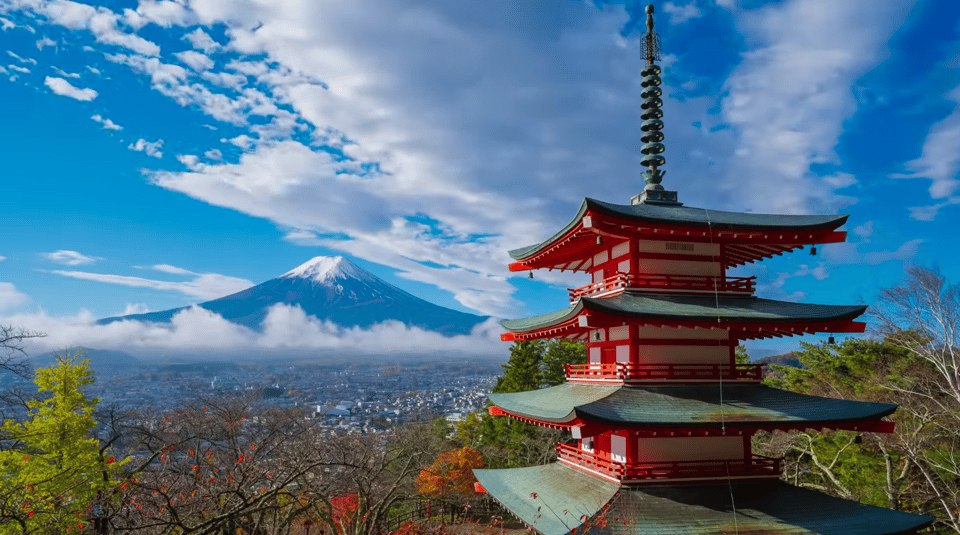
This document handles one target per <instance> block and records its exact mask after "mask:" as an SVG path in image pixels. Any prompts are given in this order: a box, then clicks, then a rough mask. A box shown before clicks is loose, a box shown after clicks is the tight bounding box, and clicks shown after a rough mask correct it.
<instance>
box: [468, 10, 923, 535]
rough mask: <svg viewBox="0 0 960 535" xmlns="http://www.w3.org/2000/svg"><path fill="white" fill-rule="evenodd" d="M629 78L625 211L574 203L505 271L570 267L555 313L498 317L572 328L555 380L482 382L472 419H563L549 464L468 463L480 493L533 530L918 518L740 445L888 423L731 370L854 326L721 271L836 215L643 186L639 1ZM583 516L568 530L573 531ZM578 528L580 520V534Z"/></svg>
mask: <svg viewBox="0 0 960 535" xmlns="http://www.w3.org/2000/svg"><path fill="white" fill-rule="evenodd" d="M643 45H644V46H643V49H644V50H643V52H644V55H645V57H646V60H647V65H646V67H645V68H644V69H643V71H642V72H641V75H642V76H643V81H642V87H643V88H644V89H643V93H642V96H643V98H644V102H643V105H642V108H643V114H642V119H643V123H642V126H641V130H642V131H643V136H642V138H641V139H642V141H643V142H644V145H643V148H642V152H643V154H644V157H643V159H642V161H641V163H642V165H644V166H645V167H647V168H648V170H647V171H646V172H645V173H644V175H643V176H644V179H645V181H646V187H645V188H644V191H643V192H642V193H641V194H640V195H637V196H636V197H634V198H633V199H632V201H631V204H629V205H619V204H610V203H606V202H601V201H597V200H593V199H585V200H584V202H583V205H582V206H581V207H580V211H579V212H578V213H577V215H576V216H575V217H574V218H573V220H572V221H570V223H568V224H567V225H566V226H565V227H564V228H562V229H561V230H560V231H559V232H557V233H556V234H555V235H553V236H552V237H550V238H549V239H547V240H546V241H543V242H542V243H538V244H536V245H531V246H529V247H525V248H522V249H518V250H515V251H510V255H511V256H512V257H513V259H514V260H515V262H514V263H513V264H510V269H511V270H512V271H522V270H532V269H543V268H546V269H559V270H571V271H582V272H586V273H588V274H589V275H590V284H587V285H586V286H583V287H581V288H577V289H575V290H570V305H571V306H570V307H569V308H566V309H563V310H560V311H557V312H554V313H550V314H544V315H540V316H535V317H531V318H525V319H518V320H508V321H504V322H503V326H504V327H505V328H506V329H507V331H508V332H507V333H506V334H504V335H503V336H502V339H503V340H504V341H520V340H535V339H545V338H565V339H570V340H582V341H583V342H584V343H585V345H586V347H587V352H588V355H589V362H588V363H587V364H584V365H571V366H568V367H567V382H566V383H564V384H562V385H559V386H555V387H550V388H544V389H541V390H535V391H530V392H522V393H516V394H491V395H490V401H491V402H492V406H491V407H490V414H492V415H494V416H507V417H510V418H514V419H516V420H520V421H523V422H528V423H532V424H536V425H541V426H547V427H552V428H557V429H564V430H567V431H569V432H570V433H571V434H572V436H573V438H574V439H575V441H574V442H573V443H569V444H560V445H558V448H557V452H558V460H557V462H555V463H552V464H548V465H544V466H534V467H528V468H518V469H510V470H477V471H475V473H476V476H477V479H478V481H479V484H478V490H483V491H485V492H487V493H489V495H490V496H491V497H493V498H494V499H495V500H497V501H498V502H500V503H501V504H502V505H504V506H505V507H507V508H508V509H509V510H510V511H511V512H513V514H514V515H516V516H517V517H519V518H520V519H521V520H523V521H524V522H525V523H526V524H528V525H529V526H531V527H533V528H534V529H536V530H537V531H538V532H540V533H542V534H544V535H561V534H563V533H571V532H574V533H575V532H576V531H577V530H578V529H586V530H587V531H590V532H595V533H604V532H610V533H618V534H620V533H625V534H635V535H647V534H650V535H652V534H691V533H725V534H726V533H729V534H733V533H741V534H759V533H792V534H800V533H804V534H811V533H819V534H831V535H833V534H836V535H840V534H844V535H847V534H869V535H892V534H911V533H916V532H917V531H918V530H920V529H923V528H925V527H927V526H929V525H930V524H931V523H932V521H933V519H932V518H930V517H927V516H920V515H914V514H909V513H904V512H900V511H894V510H890V509H883V508H878V507H871V506H867V505H862V504H859V503H856V502H852V501H848V500H842V499H839V498H834V497H831V496H828V495H826V494H823V493H820V492H816V491H812V490H808V489H803V488H798V487H794V486H791V485H788V484H786V483H784V482H782V481H781V480H780V475H781V459H777V458H770V457H764V456H760V455H757V454H754V453H753V451H752V449H751V438H752V437H753V435H754V434H755V433H757V432H758V431H773V430H782V431H789V430H805V429H817V430H821V429H847V430H853V431H858V432H875V433H885V432H886V433H888V432H891V431H892V430H893V423H892V422H888V421H885V420H883V418H884V417H885V416H888V415H890V414H892V413H893V412H894V411H895V410H896V406H895V405H889V404H883V403H865V402H856V401H845V400H836V399H827V398H820V397H814V396H807V395H802V394H797V393H793V392H787V391H783V390H778V389H774V388H770V387H767V386H764V385H762V384H761V378H762V373H761V372H762V368H761V365H759V364H737V363H736V361H735V358H734V352H735V349H736V347H737V345H738V344H739V342H740V341H741V340H751V339H762V338H770V337H781V336H794V335H801V334H805V333H860V332H863V331H864V326H865V324H864V323H861V322H858V321H855V320H856V319H857V318H858V317H859V316H860V315H861V314H863V313H864V311H865V310H866V307H865V306H843V305H813V304H804V303H792V302H785V301H774V300H769V299H762V298H759V297H756V296H754V287H755V284H754V279H755V278H754V277H746V278H745V277H732V276H728V275H727V270H728V269H729V268H732V267H735V266H739V265H743V264H746V263H748V262H754V261H758V260H762V259H764V258H770V257H772V256H773V255H781V254H783V253H785V252H788V251H792V250H795V249H802V248H804V247H805V246H808V245H815V244H824V243H834V242H842V241H843V240H844V239H845V237H846V232H843V231H838V230H837V229H838V228H839V227H840V226H842V225H843V224H844V223H845V222H846V219H847V216H832V215H766V214H752V213H733V212H721V211H716V210H707V209H703V208H690V207H686V206H683V205H682V204H681V203H679V202H677V194H676V192H673V191H667V190H665V189H664V188H663V186H662V185H661V182H662V178H663V174H664V173H663V171H662V170H661V169H660V166H662V165H664V163H665V159H664V157H663V156H662V155H661V153H662V152H663V151H664V146H663V144H662V143H661V142H662V141H663V133H662V132H661V130H662V128H663V122H662V121H661V118H662V115H663V114H662V111H661V106H662V101H661V99H660V96H661V90H660V85H661V78H660V72H661V70H660V67H659V66H658V65H656V61H657V60H658V59H659V52H660V51H659V38H658V36H657V35H656V33H655V32H654V31H653V6H652V5H651V6H648V7H647V33H646V35H645V36H644V39H643ZM585 524H586V525H585ZM581 526H584V527H583V528H581Z"/></svg>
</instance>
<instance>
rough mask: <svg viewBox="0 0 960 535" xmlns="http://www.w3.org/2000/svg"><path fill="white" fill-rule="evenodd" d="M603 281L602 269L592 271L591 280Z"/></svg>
mask: <svg viewBox="0 0 960 535" xmlns="http://www.w3.org/2000/svg"><path fill="white" fill-rule="evenodd" d="M602 281H603V270H602V269H598V270H596V271H594V272H593V282H602Z"/></svg>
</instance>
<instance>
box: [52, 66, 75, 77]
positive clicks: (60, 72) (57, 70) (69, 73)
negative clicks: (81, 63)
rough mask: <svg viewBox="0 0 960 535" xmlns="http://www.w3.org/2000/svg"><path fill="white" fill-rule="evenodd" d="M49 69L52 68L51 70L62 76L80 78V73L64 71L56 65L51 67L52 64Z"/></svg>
mask: <svg viewBox="0 0 960 535" xmlns="http://www.w3.org/2000/svg"><path fill="white" fill-rule="evenodd" d="M50 69H51V70H53V72H55V73H57V74H59V75H60V76H63V77H64V78H80V75H79V74H78V73H75V72H66V71H64V70H62V69H59V68H57V67H52V66H51V67H50Z"/></svg>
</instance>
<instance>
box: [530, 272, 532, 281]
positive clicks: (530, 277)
mask: <svg viewBox="0 0 960 535" xmlns="http://www.w3.org/2000/svg"><path fill="white" fill-rule="evenodd" d="M530 278H531V279H532V278H533V272H532V271H531V272H530Z"/></svg>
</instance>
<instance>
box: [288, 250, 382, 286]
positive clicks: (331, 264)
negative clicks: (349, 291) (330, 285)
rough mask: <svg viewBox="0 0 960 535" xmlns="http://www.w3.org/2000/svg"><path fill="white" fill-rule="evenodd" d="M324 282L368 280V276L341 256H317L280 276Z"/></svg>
mask: <svg viewBox="0 0 960 535" xmlns="http://www.w3.org/2000/svg"><path fill="white" fill-rule="evenodd" d="M280 278H284V279H293V278H300V279H307V280H311V281H314V282H324V281H330V280H334V279H345V278H355V279H369V278H370V275H368V274H367V272H365V271H363V270H362V269H360V268H358V267H357V266H355V265H354V264H353V263H352V262H350V261H349V260H347V259H346V258H344V257H342V256H317V257H314V258H311V259H310V260H308V261H307V262H305V263H303V264H301V265H299V266H297V267H295V268H293V269H291V270H290V271H288V272H286V273H284V274H283V275H281V276H280Z"/></svg>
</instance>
